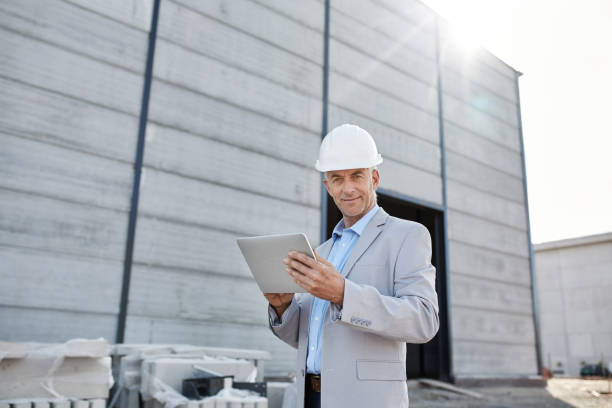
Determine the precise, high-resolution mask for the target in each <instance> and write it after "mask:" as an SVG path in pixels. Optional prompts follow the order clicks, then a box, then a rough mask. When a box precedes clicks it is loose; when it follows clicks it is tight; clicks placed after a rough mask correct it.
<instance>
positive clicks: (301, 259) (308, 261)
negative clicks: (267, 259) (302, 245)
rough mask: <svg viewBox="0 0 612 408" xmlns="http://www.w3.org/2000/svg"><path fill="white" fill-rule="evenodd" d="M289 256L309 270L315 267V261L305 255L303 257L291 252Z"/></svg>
mask: <svg viewBox="0 0 612 408" xmlns="http://www.w3.org/2000/svg"><path fill="white" fill-rule="evenodd" d="M289 256H290V257H291V258H293V259H296V260H298V261H299V262H301V263H303V264H304V265H306V266H309V267H311V268H314V267H315V266H316V265H317V261H315V260H314V259H312V258H311V257H309V256H307V255H304V254H303V253H301V252H296V251H291V252H289Z"/></svg>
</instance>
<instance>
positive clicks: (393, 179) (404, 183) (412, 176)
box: [380, 159, 442, 205]
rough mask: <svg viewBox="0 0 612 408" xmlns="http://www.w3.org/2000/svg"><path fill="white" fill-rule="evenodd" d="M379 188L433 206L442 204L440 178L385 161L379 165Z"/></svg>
mask: <svg viewBox="0 0 612 408" xmlns="http://www.w3.org/2000/svg"><path fill="white" fill-rule="evenodd" d="M380 171H381V179H380V187H381V188H384V189H388V190H391V191H395V192H397V193H400V194H404V195H407V196H410V197H414V198H418V199H420V200H425V201H429V202H431V203H434V204H438V205H441V204H442V181H441V179H440V177H438V176H436V175H434V174H431V173H427V172H424V171H422V170H419V169H416V168H414V167H411V166H407V165H405V164H402V163H399V162H396V161H394V160H390V159H387V160H386V161H385V162H383V164H381V165H380Z"/></svg>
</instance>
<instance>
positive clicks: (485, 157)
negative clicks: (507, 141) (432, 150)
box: [444, 121, 523, 178]
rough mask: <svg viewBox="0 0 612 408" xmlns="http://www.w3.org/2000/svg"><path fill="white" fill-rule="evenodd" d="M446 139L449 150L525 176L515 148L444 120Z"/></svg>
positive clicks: (505, 171)
mask: <svg viewBox="0 0 612 408" xmlns="http://www.w3.org/2000/svg"><path fill="white" fill-rule="evenodd" d="M444 140H445V143H446V144H445V147H446V149H447V150H448V151H453V152H455V153H458V154H461V155H462V156H464V157H467V158H469V159H471V160H474V161H476V162H479V163H482V164H485V165H487V166H489V167H492V168H495V169H497V170H500V171H503V172H504V173H507V174H509V175H511V176H515V177H518V178H523V166H522V163H521V155H520V153H519V152H517V151H515V150H511V149H509V148H507V147H505V146H503V145H500V144H498V143H496V142H493V141H491V140H490V139H488V138H486V137H483V136H478V135H476V134H474V133H471V132H469V131H467V130H465V129H462V128H460V127H459V126H455V125H453V124H452V123H450V122H448V121H444Z"/></svg>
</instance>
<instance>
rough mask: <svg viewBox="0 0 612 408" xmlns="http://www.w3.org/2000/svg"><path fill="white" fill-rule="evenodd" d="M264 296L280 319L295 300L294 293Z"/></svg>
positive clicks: (266, 294) (265, 294)
mask: <svg viewBox="0 0 612 408" xmlns="http://www.w3.org/2000/svg"><path fill="white" fill-rule="evenodd" d="M264 296H265V298H266V299H268V302H269V303H270V305H272V307H273V308H274V310H275V311H276V315H277V316H278V318H279V319H280V318H281V316H282V315H283V313H284V312H285V310H287V308H288V307H289V305H290V304H291V301H292V300H293V293H264Z"/></svg>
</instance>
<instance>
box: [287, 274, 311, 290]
mask: <svg viewBox="0 0 612 408" xmlns="http://www.w3.org/2000/svg"><path fill="white" fill-rule="evenodd" d="M289 274H290V275H291V277H292V278H293V280H294V281H295V283H297V284H298V285H300V286H301V287H303V288H304V289H306V290H309V288H310V284H309V282H310V281H309V280H308V278H307V277H306V276H304V275H303V274H301V273H299V272H296V271H294V270H290V271H289Z"/></svg>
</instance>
